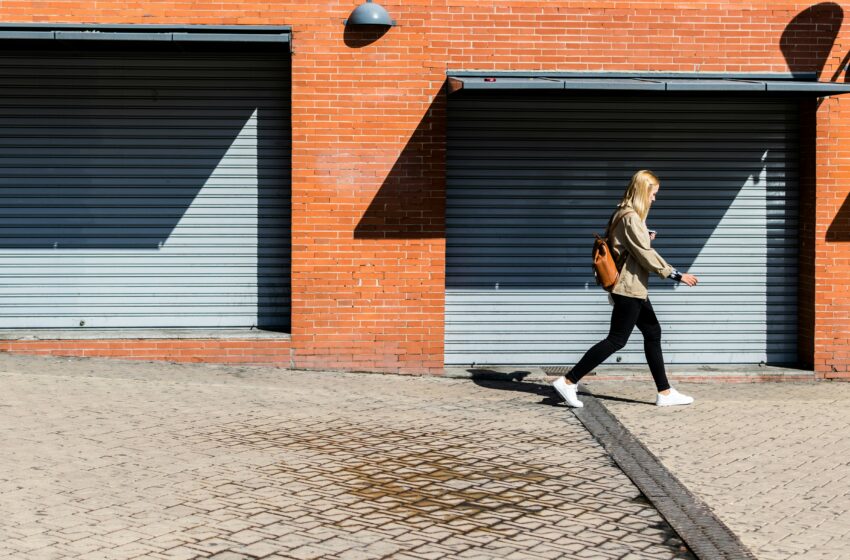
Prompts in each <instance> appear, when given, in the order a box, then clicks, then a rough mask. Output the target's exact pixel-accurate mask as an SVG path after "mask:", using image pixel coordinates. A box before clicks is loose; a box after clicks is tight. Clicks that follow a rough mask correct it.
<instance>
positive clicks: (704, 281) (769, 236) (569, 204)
mask: <svg viewBox="0 0 850 560" xmlns="http://www.w3.org/2000/svg"><path fill="white" fill-rule="evenodd" d="M448 124H449V131H448V164H447V167H448V169H447V175H448V195H447V196H448V199H447V209H446V218H447V250H446V251H447V275H446V288H447V294H446V362H447V363H448V364H471V363H478V364H527V365H532V364H573V363H575V362H576V361H577V360H578V359H579V358H580V357H581V355H582V354H583V353H584V351H586V350H587V349H588V348H589V347H590V346H591V345H592V344H593V343H595V342H596V341H598V340H600V339H601V338H603V337H604V336H605V334H606V333H607V330H608V320H609V317H610V307H609V305H608V302H607V294H605V292H604V291H602V290H601V288H598V287H597V286H596V285H595V284H594V281H593V276H592V273H591V271H590V266H589V254H590V247H591V245H592V235H593V233H594V232H598V233H600V234H601V233H602V232H603V230H604V226H605V223H606V220H607V219H608V216H609V215H610V213H611V211H612V210H613V208H614V206H615V205H616V203H617V202H618V201H619V198H620V196H621V195H622V192H623V190H624V187H625V186H626V184H627V183H628V179H629V178H630V177H631V175H632V173H633V172H634V171H636V170H638V169H641V168H648V169H652V170H654V171H655V172H656V173H657V174H658V175H659V177H660V178H661V190H660V192H659V195H658V200H657V202H656V203H655V205H654V206H653V208H652V211H651V213H650V215H649V219H648V225H649V227H650V228H652V229H656V230H658V232H659V236H658V238H657V240H656V241H655V242H654V246H655V248H656V249H657V250H658V251H659V252H660V253H661V255H662V256H664V257H665V258H666V259H667V260H668V262H670V263H671V264H672V265H673V266H676V267H677V268H679V269H680V270H685V271H687V270H691V271H693V272H694V273H695V274H698V275H699V276H700V278H701V284H700V286H699V287H697V288H687V287H685V286H681V287H678V286H675V285H674V284H673V283H672V282H670V281H669V280H661V279H658V278H653V279H652V280H651V286H650V294H651V300H652V302H653V305H654V307H655V309H656V312H657V314H658V316H659V319H660V321H661V324H662V328H663V329H664V337H663V338H664V341H663V345H664V346H663V347H664V352H665V358H666V359H667V361H668V363H702V364H705V363H718V364H719V363H734V364H742V363H758V362H760V361H765V362H768V363H794V362H795V361H796V359H797V348H796V333H797V234H796V232H797V204H796V185H797V153H798V147H797V128H798V106H797V104H796V103H795V102H794V101H792V100H783V99H777V98H772V99H766V98H764V97H718V96H712V97H710V98H709V97H697V96H672V95H670V96H665V97H657V96H628V97H626V96H618V95H596V96H588V95H584V96H582V95H571V96H565V95H551V94H549V95H547V94H528V93H524V94H523V95H521V96H520V95H508V94H495V95H494V94H461V95H455V96H452V97H451V98H450V101H449V123H448ZM617 356H618V357H619V359H620V360H621V363H624V364H628V363H643V362H644V356H643V345H642V337H641V335H640V332H639V331H637V330H635V332H634V334H633V335H632V338H631V339H630V341H629V344H628V345H627V347H626V348H624V349H623V350H622V351H621V352H619V353H618V354H617ZM612 360H613V358H612Z"/></svg>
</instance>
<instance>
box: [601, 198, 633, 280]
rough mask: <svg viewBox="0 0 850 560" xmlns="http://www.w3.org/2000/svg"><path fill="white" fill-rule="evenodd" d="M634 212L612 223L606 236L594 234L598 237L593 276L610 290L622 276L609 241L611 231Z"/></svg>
mask: <svg viewBox="0 0 850 560" xmlns="http://www.w3.org/2000/svg"><path fill="white" fill-rule="evenodd" d="M632 213H633V212H625V213H623V214H622V215H621V216H620V217H619V218H617V220H616V221H614V222H613V223H611V224H610V225H609V226H608V230H607V231H606V232H605V237H599V235H598V234H596V233H594V234H593V236H594V237H595V238H596V239H595V240H594V241H593V276H594V277H595V278H596V283H597V284H599V285H600V286H602V287H603V288H604V289H605V290H606V291H608V292H610V291H611V290H613V289H614V286H615V285H616V284H617V279H618V278H619V277H620V269H619V268H618V267H617V263H615V262H614V256H613V255H612V253H611V246H610V245H609V243H608V239H609V238H610V236H611V232H612V231H614V229H616V227H617V225H618V224H619V223H620V222H621V221H622V220H623V218H625V217H626V216H627V215H628V214H632ZM612 219H613V218H612Z"/></svg>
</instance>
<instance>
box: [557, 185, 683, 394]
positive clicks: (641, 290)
mask: <svg viewBox="0 0 850 560" xmlns="http://www.w3.org/2000/svg"><path fill="white" fill-rule="evenodd" d="M658 188H659V181H658V177H656V176H655V174H654V173H652V172H651V171H647V170H642V171H638V172H637V173H635V174H634V176H633V177H632V180H631V182H630V183H629V186H628V187H627V188H626V192H625V194H624V195H623V199H622V200H621V201H620V204H618V205H617V210H616V211H615V212H614V215H613V216H611V221H610V222H608V226H609V229H610V231H608V243H609V245H610V246H611V253H612V255H613V256H614V257H615V262H622V268H621V269H620V276H619V278H618V279H617V283H616V284H615V286H614V288H613V289H612V290H611V296H610V298H611V299H612V300H613V303H614V309H613V311H612V312H611V328H610V331H609V332H608V336H607V337H606V338H605V340H602V341H601V342H599V343H597V344H596V345H594V346H593V347H592V348H591V349H590V350H588V351H587V353H585V355H584V357H582V359H581V360H579V362H578V363H577V364H576V365H575V366H574V367H573V368H572V370H570V373H569V374H568V375H567V376H565V377H559V378H558V379H557V380H556V381H555V382H554V383H553V384H552V386H553V387H554V388H555V390H556V391H557V392H558V394H560V395H561V397H563V398H564V400H565V401H567V404H568V405H569V406H572V407H576V408H580V407H582V406H584V405H583V404H582V402H581V401H580V400H578V396H577V391H578V382H579V380H580V379H581V378H582V377H584V376H585V375H587V374H588V373H589V372H590V371H591V370H593V368H595V367H596V366H598V365H599V364H601V363H602V362H604V361H605V360H606V359H607V358H608V357H609V356H610V355H611V354H613V353H614V352H616V351H618V350H620V349H622V348H623V347H624V346H625V345H626V342H628V340H629V335H631V333H632V331H633V330H634V328H635V326H637V328H638V329H640V332H641V333H642V334H643V349H644V353H645V354H646V361H647V363H648V364H649V370H650V371H651V372H652V379H653V380H654V381H655V386H656V388H657V389H658V396H657V397H656V400H655V404H656V405H658V406H673V405H683V404H691V403H692V402H694V399H693V398H692V397H689V396H687V395H683V394H682V393H680V392H678V391H676V389H673V388H672V387H670V383H669V382H668V381H667V374H666V372H665V370H664V356H663V355H662V353H661V325H659V324H658V318H657V317H656V316H655V311H653V309H652V303H651V302H650V301H649V293H648V291H647V283H648V281H649V273H650V272H653V273H655V274H657V275H658V276H660V277H661V278H670V279H671V280H674V281H676V282H682V283H684V284H687V285H688V286H696V285H697V282H698V279H697V277H696V276H693V275H691V274H682V273H680V272H679V271H677V270H676V269H675V268H673V267H672V266H670V265H669V264H667V262H666V261H665V260H664V259H662V258H661V255H659V254H658V253H656V252H655V250H654V249H652V248H651V247H650V240H651V239H655V232H652V233H650V232H649V231H648V230H647V229H646V216H647V214H648V213H649V208H650V206H652V203H653V202H655V195H656V194H657V193H658ZM624 254H625V257H624V258H621V256H622V255H624Z"/></svg>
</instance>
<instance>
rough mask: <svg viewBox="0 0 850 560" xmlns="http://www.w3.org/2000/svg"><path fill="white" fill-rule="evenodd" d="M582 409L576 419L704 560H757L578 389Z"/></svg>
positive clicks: (702, 504)
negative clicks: (582, 403)
mask: <svg viewBox="0 0 850 560" xmlns="http://www.w3.org/2000/svg"><path fill="white" fill-rule="evenodd" d="M583 391H584V392H585V393H588V394H587V395H585V396H584V398H583V402H584V408H581V409H573V413H574V414H575V416H576V417H577V418H578V419H579V421H581V423H582V424H583V425H584V427H585V428H586V429H587V431H588V432H590V433H591V435H593V437H594V438H596V440H597V441H599V443H600V444H601V445H602V447H603V448H604V449H605V451H606V452H608V454H609V455H610V456H611V458H612V459H614V462H616V463H617V465H618V466H619V467H620V469H621V470H622V471H623V472H624V473H625V474H626V476H628V477H629V478H630V479H631V480H632V482H634V484H635V486H637V487H638V489H640V491H641V492H642V493H643V494H644V496H646V498H647V499H648V500H649V501H650V502H651V503H652V505H653V506H654V507H655V509H657V510H658V513H659V514H661V516H662V517H663V518H664V519H665V520H666V521H667V522H668V523H669V524H670V526H671V527H673V529H674V530H675V531H676V532H677V533H678V534H679V536H680V537H681V538H682V540H683V541H684V542H685V543H686V544H687V545H688V547H689V548H690V549H691V551H692V552H693V553H694V554H695V555H696V556H697V557H699V558H701V559H703V560H721V559H728V560H739V559H740V560H756V557H755V555H754V554H753V553H752V552H750V551H749V550H748V549H747V547H746V546H744V544H743V543H742V542H741V540H740V539H739V538H738V536H737V535H735V534H734V533H733V532H732V530H731V529H729V527H727V526H726V524H725V523H723V522H722V521H721V520H720V519H719V518H718V517H717V516H716V515H714V513H713V512H712V511H711V509H710V508H709V507H708V506H707V505H706V504H705V502H703V501H702V500H701V499H699V498H698V497H697V496H695V495H694V494H693V493H692V492H691V491H690V490H688V489H687V487H685V485H683V484H682V483H681V482H680V481H679V479H678V478H676V477H675V475H673V473H671V472H670V471H669V470H668V469H667V468H666V467H665V466H664V465H663V464H662V463H661V461H659V460H658V458H657V457H656V456H655V455H654V454H653V453H652V452H651V451H649V449H647V448H646V446H644V445H643V444H642V443H641V442H640V441H639V440H638V439H637V438H636V437H634V436H633V435H632V433H631V432H629V430H628V429H627V428H626V427H625V426H624V425H623V424H622V423H621V422H620V421H619V420H617V418H616V417H615V416H614V415H613V414H612V413H611V412H610V411H609V410H608V409H607V408H606V407H605V405H603V404H602V403H601V402H599V400H598V399H596V398H595V397H594V396H593V395H591V394H590V393H589V391H587V389H583Z"/></svg>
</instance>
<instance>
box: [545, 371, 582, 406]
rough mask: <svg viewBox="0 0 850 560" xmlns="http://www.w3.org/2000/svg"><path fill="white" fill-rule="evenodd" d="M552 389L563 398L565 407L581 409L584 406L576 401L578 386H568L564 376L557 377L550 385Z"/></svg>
mask: <svg viewBox="0 0 850 560" xmlns="http://www.w3.org/2000/svg"><path fill="white" fill-rule="evenodd" d="M552 387H554V388H555V390H556V391H558V394H559V395H561V397H563V399H564V400H565V401H567V405H568V406H571V407H573V408H581V407H583V406H584V403H583V402H581V401H580V400H578V384H577V383H574V384H572V385H570V384H569V383H567V378H566V377H564V376H561V377H559V378H558V379H556V380H555V382H554V383H552Z"/></svg>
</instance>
